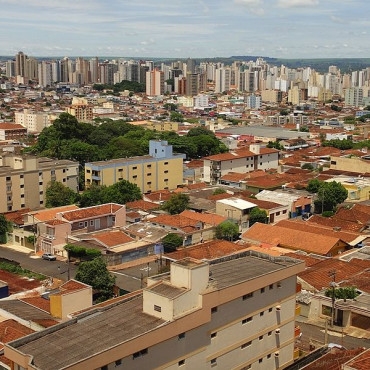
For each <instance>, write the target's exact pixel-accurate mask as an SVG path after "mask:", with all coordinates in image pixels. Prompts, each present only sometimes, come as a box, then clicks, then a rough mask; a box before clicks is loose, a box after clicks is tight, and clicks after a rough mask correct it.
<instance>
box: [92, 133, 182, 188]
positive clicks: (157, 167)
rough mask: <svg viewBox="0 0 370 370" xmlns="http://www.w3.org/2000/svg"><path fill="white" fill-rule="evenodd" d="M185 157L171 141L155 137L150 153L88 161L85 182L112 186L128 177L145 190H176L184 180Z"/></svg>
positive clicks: (128, 179)
mask: <svg viewBox="0 0 370 370" xmlns="http://www.w3.org/2000/svg"><path fill="white" fill-rule="evenodd" d="M184 158H185V155H184V154H173V152H172V145H168V143H167V141H164V140H163V141H156V140H151V141H150V142H149V155H146V156H140V157H131V158H118V159H112V160H109V161H99V162H90V163H86V164H85V185H86V187H89V186H90V185H91V184H96V185H106V186H110V185H113V184H115V183H116V182H118V181H120V180H127V181H129V182H131V183H133V184H136V185H137V186H138V187H139V188H140V190H141V191H142V193H147V192H151V191H157V190H162V189H170V190H171V189H176V188H177V186H178V185H181V184H182V183H183V171H182V167H183V160H184ZM179 169H181V170H179Z"/></svg>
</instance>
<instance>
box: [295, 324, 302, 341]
mask: <svg viewBox="0 0 370 370" xmlns="http://www.w3.org/2000/svg"><path fill="white" fill-rule="evenodd" d="M300 334H301V328H300V327H299V326H296V327H295V328H294V338H297V337H299V335H300Z"/></svg>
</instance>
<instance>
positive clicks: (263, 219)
mask: <svg viewBox="0 0 370 370" xmlns="http://www.w3.org/2000/svg"><path fill="white" fill-rule="evenodd" d="M267 221H268V217H267V212H266V211H265V210H263V209H260V208H258V207H255V208H253V209H252V210H251V211H250V213H249V226H252V225H253V224H255V223H256V222H260V223H261V224H267Z"/></svg>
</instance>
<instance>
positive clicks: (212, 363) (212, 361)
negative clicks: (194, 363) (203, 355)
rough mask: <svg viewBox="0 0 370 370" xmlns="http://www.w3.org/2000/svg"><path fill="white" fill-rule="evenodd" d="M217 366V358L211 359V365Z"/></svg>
mask: <svg viewBox="0 0 370 370" xmlns="http://www.w3.org/2000/svg"><path fill="white" fill-rule="evenodd" d="M214 366H217V358H213V359H212V360H211V367H214Z"/></svg>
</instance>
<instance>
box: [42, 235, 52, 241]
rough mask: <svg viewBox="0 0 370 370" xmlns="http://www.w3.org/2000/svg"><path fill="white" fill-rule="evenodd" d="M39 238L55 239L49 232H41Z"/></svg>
mask: <svg viewBox="0 0 370 370" xmlns="http://www.w3.org/2000/svg"><path fill="white" fill-rule="evenodd" d="M40 236H41V238H43V239H47V240H55V236H54V235H51V234H41V235H40Z"/></svg>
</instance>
